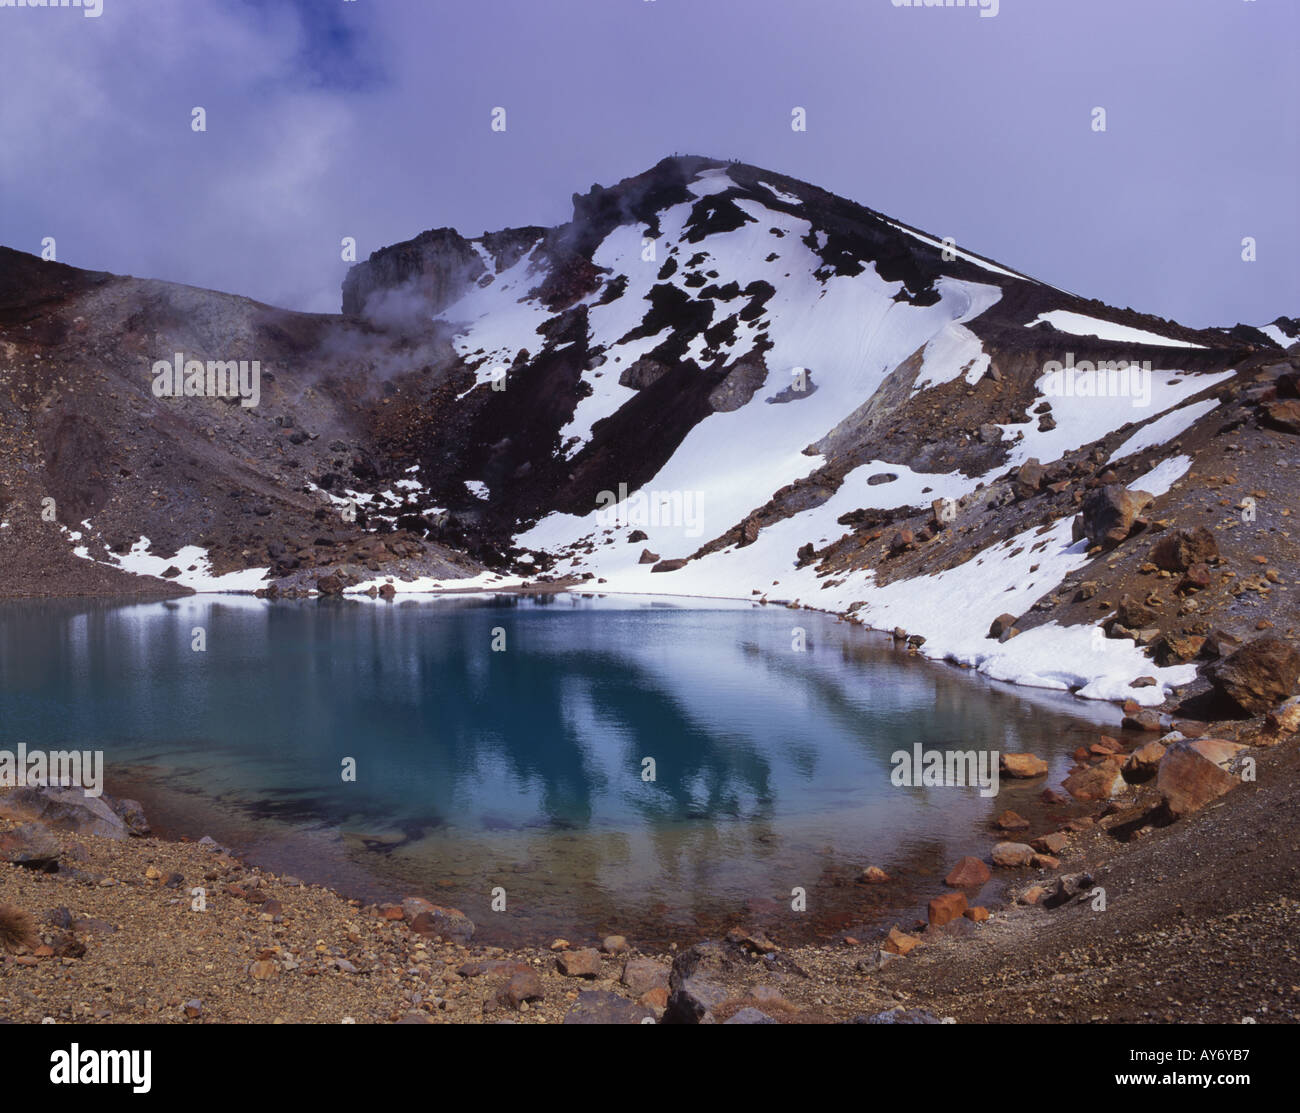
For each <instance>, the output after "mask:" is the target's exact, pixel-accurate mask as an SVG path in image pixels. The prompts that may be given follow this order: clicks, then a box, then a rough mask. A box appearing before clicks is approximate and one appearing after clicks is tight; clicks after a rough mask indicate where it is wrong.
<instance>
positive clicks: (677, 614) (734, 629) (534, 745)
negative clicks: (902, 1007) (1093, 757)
mask: <svg viewBox="0 0 1300 1113" xmlns="http://www.w3.org/2000/svg"><path fill="white" fill-rule="evenodd" d="M196 627H202V628H203V630H204V632H205V636H206V649H205V650H204V651H203V652H196V651H195V650H193V649H192V648H191V646H192V642H193V639H194V636H195V635H194V631H195V628H196ZM797 628H798V629H802V631H803V636H802V637H803V644H804V646H805V648H804V649H803V650H802V651H799V650H797V649H796V648H795V645H796V643H797V641H798V640H799V638H800V635H799V634H798V633H797ZM494 642H495V643H496V644H497V645H502V644H504V647H505V648H504V649H503V650H501V651H494V650H493V648H492V647H493V644H494ZM1085 716H1086V717H1085ZM1113 718H1114V716H1113V714H1112V712H1111V709H1109V708H1105V707H1100V706H1096V705H1092V706H1084V705H1079V704H1077V703H1072V702H1070V701H1068V700H1065V699H1062V698H1059V697H1056V696H1054V695H1048V694H1045V693H1031V692H1028V691H1025V690H1021V689H1012V688H1009V687H1005V686H999V685H996V684H993V683H991V682H987V681H984V680H982V679H980V678H978V677H975V676H972V675H971V674H969V673H966V672H963V671H960V670H957V669H954V668H949V667H945V666H936V665H934V664H932V663H929V662H926V661H924V660H921V659H919V658H916V657H909V656H908V655H906V654H904V653H901V652H899V651H898V650H897V649H895V648H894V647H893V645H892V642H890V641H889V640H888V639H886V638H883V637H881V636H879V635H875V634H871V633H869V632H866V631H863V630H861V629H859V628H857V627H855V626H853V625H851V624H849V623H844V622H839V621H836V620H835V619H833V618H831V617H828V616H824V615H818V614H814V613H812V612H808V611H790V610H785V609H782V608H775V607H759V606H751V605H748V604H723V603H707V604H704V603H699V602H695V603H687V602H686V601H671V600H666V599H658V600H649V599H644V598H629V597H623V598H603V599H602V598H596V597H584V596H576V595H557V596H538V597H524V596H494V597H464V596H460V597H454V596H453V597H441V598H427V597H426V598H422V599H420V600H418V601H403V602H399V603H395V604H387V603H382V602H378V603H376V602H371V601H369V600H343V601H340V600H327V601H303V602H277V603H264V602H262V601H259V600H253V599H249V598H240V597H217V596H207V597H192V598H188V599H182V600H172V601H167V602H156V603H143V604H141V603H135V604H127V605H120V604H115V603H105V602H89V603H88V602H84V601H66V600H60V601H40V602H26V601H23V602H7V603H3V604H0V748H7V749H10V750H12V749H14V748H15V746H16V744H17V743H18V742H26V743H27V745H28V746H29V747H43V748H49V749H62V748H71V747H76V748H80V749H86V748H92V749H102V750H103V751H104V752H105V754H106V761H107V777H108V788H109V791H114V790H116V791H119V792H124V794H126V795H136V796H137V797H138V798H140V799H142V800H144V801H145V803H146V806H147V810H148V811H149V813H150V815H151V818H152V819H153V820H154V822H155V825H156V826H157V827H159V828H161V829H162V830H163V831H165V832H167V833H170V834H187V835H190V836H193V837H197V836H199V835H202V834H205V833H210V834H212V835H213V836H214V837H216V838H218V839H219V841H222V842H225V843H228V844H229V845H232V846H234V847H235V848H237V849H239V850H241V851H244V852H247V853H248V854H249V855H250V856H251V857H252V858H253V860H255V861H257V862H259V863H261V864H264V865H266V866H267V867H269V868H272V869H276V870H279V871H282V872H290V873H294V874H297V875H298V876H300V877H302V878H304V879H305V880H316V881H322V882H327V883H331V884H334V885H337V886H339V887H340V888H342V889H343V890H344V891H345V892H349V893H353V894H355V895H358V896H364V897H367V898H374V897H379V896H387V897H392V896H395V895H401V894H403V893H407V892H411V893H419V894H421V895H426V896H428V897H430V898H431V899H433V900H435V901H436V902H439V903H446V904H454V905H456V906H457V907H460V908H462V909H463V910H464V911H465V912H467V913H468V914H469V915H470V916H471V917H472V918H473V919H474V920H475V922H476V923H478V924H479V925H480V931H481V934H482V935H483V936H484V937H485V938H488V939H496V940H501V941H510V940H522V939H529V940H537V939H541V938H542V937H543V936H545V937H547V939H549V937H550V936H551V935H554V934H561V935H567V936H568V937H569V938H588V937H590V936H592V935H593V934H599V933H600V932H602V931H607V930H617V931H621V932H623V933H625V934H628V935H635V936H636V937H637V938H638V939H640V940H641V941H643V942H665V941H667V940H669V939H681V938H686V937H688V936H693V935H696V934H697V933H699V932H700V931H709V930H713V929H718V928H725V926H727V925H728V924H729V923H730V922H732V921H734V920H736V919H738V918H745V919H748V920H751V921H756V922H758V923H761V924H766V925H767V926H769V927H770V928H771V929H772V930H774V931H779V932H781V933H782V935H783V937H785V938H791V937H794V936H800V937H810V936H818V935H821V936H829V935H832V934H834V933H835V932H837V931H842V930H844V929H846V928H851V927H853V926H854V925H856V924H864V923H870V922H876V921H879V920H880V919H881V918H882V917H888V916H890V915H899V914H901V913H902V912H904V911H905V910H907V909H909V908H911V909H912V911H913V912H914V911H915V908H914V907H913V902H914V901H915V900H917V899H920V898H922V897H924V896H926V895H932V891H933V890H935V887H936V885H937V878H939V877H942V874H943V873H944V872H945V871H946V869H947V868H948V866H949V865H950V864H951V863H952V862H953V861H954V860H955V859H956V858H958V857H960V856H961V855H962V854H965V853H968V852H973V853H977V854H985V853H986V852H987V849H988V846H989V845H990V842H991V841H992V840H991V836H990V834H989V832H988V821H989V819H990V818H991V817H992V816H993V815H995V814H997V813H998V812H1000V811H1001V810H1003V809H1004V808H1006V807H1013V808H1015V809H1016V810H1017V811H1020V812H1021V813H1022V814H1025V815H1027V816H1030V817H1031V818H1035V819H1037V818H1038V817H1039V816H1040V815H1041V814H1042V812H1043V809H1042V807H1041V806H1040V805H1038V804H1037V796H1038V793H1039V792H1040V791H1041V787H1042V782H1041V781H1038V782H1033V783H1032V784H1028V785H1026V784H1016V783H1014V782H1004V783H1003V784H1002V785H1001V789H1000V792H999V793H998V795H997V796H996V797H993V798H989V797H986V796H983V795H981V793H980V790H979V789H978V788H975V787H970V788H963V787H937V786H936V787H929V788H923V787H917V788H913V787H897V786H895V785H894V784H892V783H891V778H890V773H891V771H892V768H893V766H892V765H891V761H890V757H891V754H893V753H894V752H895V751H897V750H900V749H905V750H909V751H910V750H911V748H912V746H913V744H914V743H921V744H922V745H923V746H925V747H927V748H933V749H951V748H959V749H963V750H992V751H1002V752H1019V751H1031V752H1034V753H1037V754H1040V755H1041V756H1044V757H1047V758H1048V759H1049V760H1051V761H1052V762H1053V766H1054V768H1053V773H1054V774H1057V775H1059V774H1060V773H1062V772H1063V771H1064V769H1065V767H1066V766H1067V765H1068V764H1069V763H1068V760H1067V755H1068V754H1069V753H1070V751H1072V750H1073V749H1074V748H1075V747H1076V746H1078V745H1079V744H1080V742H1081V741H1082V740H1084V739H1085V738H1087V737H1088V736H1089V735H1091V734H1093V733H1095V730H1096V723H1097V722H1098V721H1099V720H1100V721H1112V720H1113ZM349 758H351V759H355V762H356V779H355V781H345V780H344V779H343V775H342V770H343V767H344V763H345V759H349ZM647 758H652V759H653V761H654V765H655V768H654V779H653V780H648V779H646V777H645V773H646V766H645V759H647ZM1032 833H1038V832H1037V831H1036V830H1035V831H1034V832H1032ZM870 864H878V865H881V866H883V867H885V868H886V869H887V870H888V871H889V872H890V873H891V874H893V875H895V877H896V878H897V879H898V880H897V881H896V883H895V884H894V885H890V886H863V885H860V884H858V883H857V882H856V878H857V875H858V874H860V873H861V871H862V869H863V868H865V867H866V866H867V865H870ZM800 889H802V890H803V891H804V892H805V893H806V904H807V908H806V911H796V910H795V909H793V908H792V907H791V906H792V903H797V900H796V898H797V892H796V890H800ZM494 890H497V893H496V897H497V903H498V904H500V903H501V898H502V896H504V904H505V907H504V909H502V910H494V909H493V908H492V903H493V895H494V893H493V891H494Z"/></svg>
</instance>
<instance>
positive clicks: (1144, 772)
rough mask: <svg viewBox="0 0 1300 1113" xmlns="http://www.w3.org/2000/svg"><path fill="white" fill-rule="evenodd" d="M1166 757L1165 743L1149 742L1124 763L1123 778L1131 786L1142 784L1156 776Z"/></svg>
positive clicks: (1130, 755)
mask: <svg viewBox="0 0 1300 1113" xmlns="http://www.w3.org/2000/svg"><path fill="white" fill-rule="evenodd" d="M1164 756H1165V745H1164V743H1163V742H1148V743H1146V744H1145V745H1143V746H1139V747H1138V748H1137V749H1136V750H1134V751H1133V752H1132V753H1131V754H1129V756H1128V760H1127V761H1126V762H1125V763H1124V770H1123V776H1124V779H1125V780H1126V781H1128V782H1129V784H1142V783H1144V782H1146V781H1149V780H1150V779H1151V778H1152V777H1154V776H1155V775H1156V771H1157V770H1158V769H1159V768H1160V762H1161V760H1162V759H1163V758H1164Z"/></svg>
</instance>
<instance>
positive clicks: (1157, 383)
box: [1000, 371, 1236, 467]
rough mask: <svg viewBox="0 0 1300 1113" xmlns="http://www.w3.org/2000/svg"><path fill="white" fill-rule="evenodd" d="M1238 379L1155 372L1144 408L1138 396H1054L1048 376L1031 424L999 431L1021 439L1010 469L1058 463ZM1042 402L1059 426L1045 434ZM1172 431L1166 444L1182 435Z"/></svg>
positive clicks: (1221, 374) (1230, 373) (1219, 374)
mask: <svg viewBox="0 0 1300 1113" xmlns="http://www.w3.org/2000/svg"><path fill="white" fill-rule="evenodd" d="M1235 374H1236V372H1235V371H1221V372H1217V373H1215V374H1210V375H1198V374H1192V373H1189V372H1186V371H1152V372H1151V376H1150V388H1151V393H1150V399H1149V401H1148V403H1147V404H1146V405H1142V404H1141V402H1142V399H1141V398H1140V397H1138V396H1136V395H1135V396H1133V397H1128V398H1114V397H1100V398H1090V397H1082V398H1079V397H1060V396H1054V397H1049V396H1048V395H1046V394H1043V393H1041V391H1042V390H1043V388H1044V386H1045V385H1046V384H1047V383H1048V382H1049V376H1047V375H1043V376H1042V378H1040V379H1039V380H1038V383H1037V389H1038V390H1039V392H1040V393H1039V394H1038V395H1037V397H1036V399H1035V401H1034V402H1033V403H1031V404H1030V406H1029V413H1030V417H1029V420H1028V421H1026V422H1025V423H1024V424H1012V425H1002V426H1001V427H1000V428H1001V429H1002V430H1003V432H1004V433H1005V434H1006V436H1007V437H1009V438H1012V439H1014V438H1015V437H1016V435H1017V434H1021V435H1022V439H1021V440H1020V441H1019V442H1018V443H1017V444H1015V445H1013V446H1012V448H1011V454H1010V457H1009V459H1008V461H1007V464H1008V466H1010V467H1019V466H1020V465H1021V464H1023V463H1024V462H1025V461H1026V460H1029V459H1037V460H1041V461H1042V462H1043V463H1047V462H1049V461H1051V460H1059V459H1060V458H1061V457H1062V456H1064V455H1066V454H1067V453H1069V452H1073V451H1074V450H1075V449H1076V448H1081V447H1083V446H1084V445H1085V444H1092V443H1093V442H1094V441H1098V440H1100V439H1101V438H1102V437H1105V436H1106V435H1107V434H1109V433H1113V432H1114V431H1115V430H1116V429H1120V428H1122V427H1123V426H1125V425H1127V424H1130V423H1131V422H1136V421H1143V419H1146V420H1145V421H1144V424H1147V423H1149V422H1150V420H1151V418H1154V417H1157V416H1158V415H1160V414H1163V413H1164V412H1165V411H1166V410H1169V409H1172V408H1173V407H1175V406H1177V405H1179V404H1180V403H1182V402H1183V401H1184V400H1186V399H1187V398H1190V397H1191V396H1192V395H1194V394H1199V393H1200V392H1201V391H1203V390H1207V389H1209V388H1210V387H1212V386H1216V385H1217V384H1219V383H1221V382H1223V381H1224V380H1226V379H1230V378H1232V376H1233V375H1235ZM1042 401H1048V402H1051V403H1052V418H1053V420H1054V421H1055V422H1056V428H1055V429H1051V430H1047V431H1043V432H1040V431H1039V429H1038V416H1037V415H1035V414H1033V412H1032V411H1033V409H1034V408H1035V406H1036V405H1037V403H1038V402H1042ZM1169 428H1170V431H1169V434H1168V436H1167V437H1165V438H1164V439H1165V440H1168V439H1170V438H1172V437H1173V436H1176V435H1177V432H1178V431H1177V430H1176V429H1173V428H1172V426H1170V427H1169ZM1151 443H1153V444H1155V443H1163V441H1158V440H1154V439H1153V440H1152V442H1151Z"/></svg>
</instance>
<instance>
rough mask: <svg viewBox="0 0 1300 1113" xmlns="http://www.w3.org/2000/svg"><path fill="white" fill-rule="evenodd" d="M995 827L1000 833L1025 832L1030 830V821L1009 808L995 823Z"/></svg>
mask: <svg viewBox="0 0 1300 1113" xmlns="http://www.w3.org/2000/svg"><path fill="white" fill-rule="evenodd" d="M993 826H994V827H996V828H997V829H998V830H999V831H1023V830H1025V829H1026V828H1028V826H1029V820H1027V819H1026V818H1025V817H1024V816H1023V815H1020V814H1018V813H1017V812H1013V811H1012V810H1011V809H1010V808H1008V809H1007V810H1006V811H1004V812H1003V813H1002V814H1001V815H1000V816H998V817H997V819H995V820H994V821H993Z"/></svg>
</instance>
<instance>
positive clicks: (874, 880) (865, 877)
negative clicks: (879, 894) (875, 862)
mask: <svg viewBox="0 0 1300 1113" xmlns="http://www.w3.org/2000/svg"><path fill="white" fill-rule="evenodd" d="M860 880H862V881H865V882H866V883H867V884H868V885H882V884H884V883H885V882H886V881H888V880H889V874H887V873H886V872H885V871H884V870H882V869H881V868H880V867H879V866H868V867H867V868H866V869H865V870H863V871H862V877H861V879H860Z"/></svg>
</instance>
